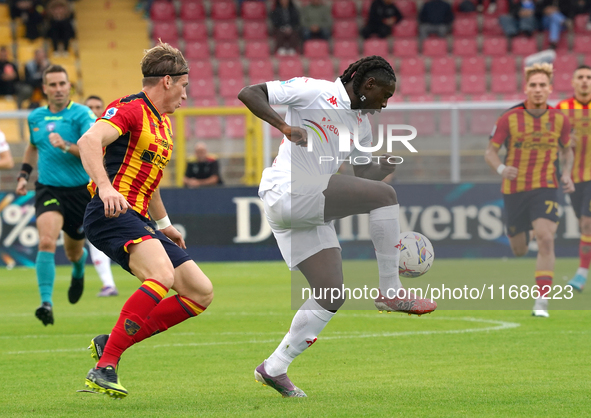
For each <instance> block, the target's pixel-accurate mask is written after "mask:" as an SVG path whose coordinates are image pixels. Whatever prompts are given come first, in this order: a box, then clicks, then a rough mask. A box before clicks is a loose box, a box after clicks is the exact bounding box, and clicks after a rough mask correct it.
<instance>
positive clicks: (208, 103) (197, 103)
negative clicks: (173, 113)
mask: <svg viewBox="0 0 591 418" xmlns="http://www.w3.org/2000/svg"><path fill="white" fill-rule="evenodd" d="M192 102H193V106H194V107H216V106H218V101H217V99H197V98H196V99H193V100H192Z"/></svg>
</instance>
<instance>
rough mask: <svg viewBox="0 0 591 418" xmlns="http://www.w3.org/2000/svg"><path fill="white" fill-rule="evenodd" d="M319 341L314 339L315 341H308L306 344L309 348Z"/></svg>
mask: <svg viewBox="0 0 591 418" xmlns="http://www.w3.org/2000/svg"><path fill="white" fill-rule="evenodd" d="M317 340H318V338H314V339H313V340H306V344H308V347H310V346H311V345H312V344H314V343H315V342H316V341H317Z"/></svg>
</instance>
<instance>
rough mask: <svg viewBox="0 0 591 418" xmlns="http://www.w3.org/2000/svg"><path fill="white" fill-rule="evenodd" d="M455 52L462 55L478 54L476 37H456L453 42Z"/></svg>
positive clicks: (471, 55)
mask: <svg viewBox="0 0 591 418" xmlns="http://www.w3.org/2000/svg"><path fill="white" fill-rule="evenodd" d="M453 54H454V55H456V56H460V57H473V56H475V55H477V54H478V44H477V43H476V38H475V37H474V38H460V39H458V38H456V39H454V43H453Z"/></svg>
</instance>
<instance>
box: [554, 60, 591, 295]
mask: <svg viewBox="0 0 591 418" xmlns="http://www.w3.org/2000/svg"><path fill="white" fill-rule="evenodd" d="M572 86H573V89H574V91H575V94H574V96H573V97H571V98H570V99H566V100H563V101H561V102H560V103H558V105H556V108H557V109H561V110H562V111H563V112H564V113H565V114H566V115H567V116H568V118H569V121H570V123H571V124H572V126H573V139H574V153H575V159H574V164H573V173H572V174H573V181H574V183H575V191H574V193H572V194H571V195H570V200H571V204H572V207H573V209H574V211H575V214H576V215H577V218H578V219H579V226H580V228H581V241H580V242H579V268H578V269H577V272H576V274H575V276H574V277H573V278H572V279H571V280H570V281H569V282H568V284H569V285H571V286H572V287H573V288H574V289H577V290H579V291H582V290H583V288H584V287H585V283H586V282H587V274H588V272H589V264H590V263H591V107H590V104H591V103H590V102H591V67H589V66H588V65H581V66H580V67H579V68H577V69H576V70H575V72H574V74H573V80H572Z"/></svg>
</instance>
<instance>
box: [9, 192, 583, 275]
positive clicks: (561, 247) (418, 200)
mask: <svg viewBox="0 0 591 418" xmlns="http://www.w3.org/2000/svg"><path fill="white" fill-rule="evenodd" d="M395 188H396V192H397V194H398V199H399V201H400V202H401V219H400V227H401V230H402V231H407V230H413V231H417V232H421V233H423V234H424V235H426V236H427V237H428V238H429V239H430V240H431V241H432V243H433V246H434V248H435V254H436V257H443V258H447V257H450V258H451V257H453V258H466V257H503V256H510V255H511V251H510V248H509V242H508V240H507V238H506V236H505V231H504V227H503V221H502V208H503V200H502V197H501V193H500V190H499V188H500V186H499V184H497V183H495V184H482V183H460V184H397V185H395ZM162 198H163V199H164V202H165V204H166V207H167V210H168V213H169V215H170V218H171V220H172V221H173V222H174V224H175V225H176V226H177V227H178V229H179V230H180V231H181V232H182V233H183V234H185V240H186V243H187V250H188V253H189V255H190V256H191V257H192V258H193V259H195V260H196V261H197V262H200V261H250V260H252V261H254V260H280V259H281V255H280V253H279V250H278V249H277V246H276V244H275V240H274V238H273V236H272V233H271V229H270V227H269V225H268V224H267V222H266V220H264V214H263V208H262V204H261V201H260V199H259V198H258V196H257V188H255V187H227V188H226V187H221V188H210V189H164V190H162ZM567 201H568V199H567V200H566V201H565V199H564V196H561V208H560V211H561V219H560V225H559V228H558V234H557V241H556V255H557V256H576V255H577V254H578V243H579V241H578V238H579V231H578V223H577V219H576V217H575V215H574V212H573V210H572V208H571V206H570V205H569V203H567ZM33 202H34V193H33V192H30V193H29V194H28V195H26V196H22V197H19V196H15V195H14V193H12V192H0V208H1V212H0V217H1V219H2V222H1V224H0V258H1V262H0V263H1V264H0V265H9V266H12V265H24V266H33V265H34V260H35V257H36V251H37V250H36V247H37V241H38V236H37V230H36V228H35V217H34V213H35V211H34V207H33ZM568 202H570V201H568ZM337 231H338V232H339V237H340V239H341V243H342V247H343V257H344V258H359V259H363V258H373V257H374V254H373V246H372V245H371V242H370V237H369V218H368V215H360V216H355V217H351V218H347V219H344V220H340V221H338V222H337ZM60 244H61V241H60ZM530 255H531V254H530ZM56 261H57V262H58V263H59V264H62V263H66V259H65V256H64V254H63V251H62V249H61V248H58V251H57V254H56ZM0 274H1V273H0Z"/></svg>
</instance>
